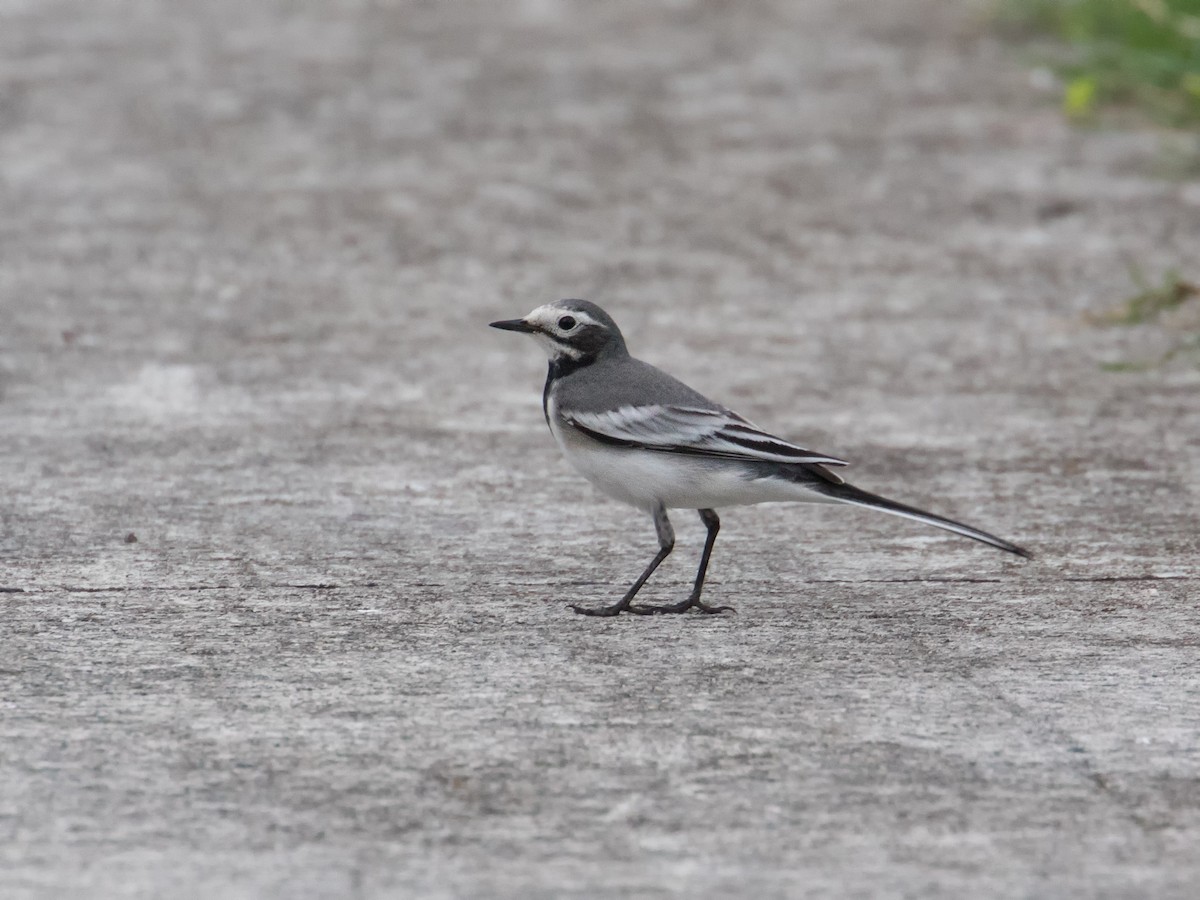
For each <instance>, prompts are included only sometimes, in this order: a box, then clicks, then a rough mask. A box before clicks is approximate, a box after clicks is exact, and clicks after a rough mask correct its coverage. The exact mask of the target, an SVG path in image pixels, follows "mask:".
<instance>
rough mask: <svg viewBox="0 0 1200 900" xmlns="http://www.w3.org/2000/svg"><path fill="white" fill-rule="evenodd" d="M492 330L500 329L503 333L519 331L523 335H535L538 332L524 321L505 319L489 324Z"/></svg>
mask: <svg viewBox="0 0 1200 900" xmlns="http://www.w3.org/2000/svg"><path fill="white" fill-rule="evenodd" d="M488 324H489V326H490V327H492V328H499V329H500V330H501V331H519V332H521V333H522V334H533V333H534V332H535V331H537V329H536V328H534V327H533V326H532V325H530V324H529V323H528V322H526V321H525V320H524V319H504V320H503V321H500V322H489V323H488Z"/></svg>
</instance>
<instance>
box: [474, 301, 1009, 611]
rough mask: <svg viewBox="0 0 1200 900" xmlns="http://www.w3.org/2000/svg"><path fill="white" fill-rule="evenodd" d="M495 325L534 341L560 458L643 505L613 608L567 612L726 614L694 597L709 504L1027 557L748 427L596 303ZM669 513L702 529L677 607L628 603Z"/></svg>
mask: <svg viewBox="0 0 1200 900" xmlns="http://www.w3.org/2000/svg"><path fill="white" fill-rule="evenodd" d="M491 325H492V327H493V328H502V329H504V330H505V331H519V332H522V333H524V334H531V335H533V336H534V337H535V338H537V339H538V340H539V341H540V342H541V343H542V344H543V345H544V346H545V347H546V349H547V351H548V352H549V356H550V371H549V373H548V374H547V376H546V387H545V389H544V390H543V391H542V411H543V412H544V414H545V416H546V424H547V425H549V426H550V431H551V433H552V434H553V435H554V439H555V440H556V441H557V442H558V446H559V448H560V449H561V450H562V452H563V455H565V456H566V458H567V461H568V462H570V463H571V465H573V466H574V467H575V468H576V469H578V470H579V472H580V473H581V474H582V475H583V477H584V478H586V479H587V480H588V481H590V482H591V483H592V484H594V485H595V486H596V487H597V488H599V489H600V490H601V491H603V492H604V493H605V494H608V495H609V496H610V497H613V498H615V499H617V500H621V501H623V502H625V503H628V504H630V505H631V506H635V507H637V508H638V509H643V510H646V511H647V512H648V513H650V515H652V516H653V517H654V527H655V530H656V531H657V532H658V546H659V551H658V555H656V556H655V557H654V559H652V560H651V561H650V565H648V566H647V567H646V571H644V572H643V573H642V574H641V575H640V576H639V577H638V580H637V581H635V582H634V583H633V586H632V587H631V588H630V589H629V590H628V591H626V592H625V596H623V597H622V598H621V599H620V600H618V601H617V602H616V603H614V604H613V605H612V606H605V607H602V608H600V609H588V608H585V607H580V606H574V605H573V606H572V607H571V608H572V609H574V610H575V612H577V613H582V614H583V615H586V616H615V615H618V614H619V613H622V612H631V613H638V614H642V615H645V614H650V613H681V612H686V611H687V610H689V609H692V608H695V609H699V610H701V611H702V612H706V613H716V612H724V611H726V610H728V611H732V607H728V606H709V605H708V604H706V603H703V602H702V601H701V600H700V593H701V591H702V590H703V589H704V574H705V572H706V571H707V569H708V559H709V556H711V555H712V549H713V544H714V543H715V542H716V539H717V530H718V529H719V528H720V527H721V521H720V519H718V518H717V513H716V507H721V506H740V505H742V504H747V503H767V502H771V501H779V500H798V501H809V502H826V503H828V502H837V503H849V504H851V505H853V506H865V507H867V508H869V509H877V510H880V511H882V512H886V513H892V514H893V515H897V516H903V517H905V518H907V519H914V520H916V521H918V522H924V523H925V524H927V525H933V526H935V527H937V528H944V529H945V530H947V531H953V532H954V533H955V534H961V535H964V536H965V537H969V538H974V539H975V540H977V541H982V542H983V543H985V544H990V545H992V546H993V547H998V548H999V549H1001V550H1006V551H1008V552H1009V553H1015V554H1017V555H1018V556H1024V557H1029V556H1030V553H1029V552H1028V551H1026V550H1023V549H1022V548H1020V547H1018V546H1017V545H1016V544H1011V543H1009V542H1008V541H1006V540H1003V539H1001V538H998V537H996V536H995V535H994V534H988V533H987V532H986V531H980V530H979V529H978V528H972V527H971V526H969V525H963V524H962V523H961V522H955V521H953V520H951V519H945V518H942V517H941V516H936V515H934V514H933V513H927V512H924V511H923V510H920V509H916V508H914V507H912V506H906V505H905V504H903V503H897V502H896V501H894V500H888V499H886V498H884V497H879V496H876V495H875V494H869V493H867V492H866V491H864V490H860V489H859V488H856V487H854V486H853V485H850V484H847V483H846V481H845V480H844V479H843V478H841V477H840V476H839V475H837V474H836V473H834V472H831V471H830V470H829V469H828V468H826V467H827V466H844V465H846V463H845V462H844V461H843V460H840V459H837V458H836V457H832V456H824V455H822V454H820V453H813V452H812V451H810V450H804V449H802V448H800V447H797V446H796V445H795V444H790V443H788V442H787V441H784V440H781V439H780V438H777V437H775V436H774V435H771V434H767V433H766V432H765V431H762V430H760V429H759V428H757V427H755V426H754V425H752V424H751V423H750V422H748V421H747V420H746V419H744V418H742V417H741V416H739V415H738V414H737V413H735V412H733V411H732V410H728V409H726V408H725V407H723V406H721V405H719V404H717V403H713V402H712V401H711V400H709V399H708V398H707V397H704V396H702V395H701V394H699V393H697V392H696V391H694V390H692V389H691V388H690V387H688V386H687V385H686V384H684V383H683V382H681V381H679V380H677V379H675V378H672V377H671V376H670V375H668V374H667V373H666V372H663V371H661V370H660V369H656V368H655V367H654V366H651V365H649V364H648V363H644V362H642V361H641V360H639V359H634V358H633V357H632V356H630V355H629V351H628V350H627V349H625V339H624V338H623V337H622V336H621V331H620V329H619V328H617V323H616V322H614V321H613V320H612V318H611V317H610V316H609V315H608V313H606V312H605V311H604V310H602V309H601V308H600V307H599V306H597V305H596V304H595V303H589V302H588V301H586V300H559V301H558V302H557V303H548V304H546V305H545V306H539V307H538V308H537V309H535V310H534V311H533V312H531V313H530V314H529V315H527V316H526V317H525V318H523V319H509V320H507V321H503V322H492V323H491ZM668 509H695V510H699V512H700V519H701V521H702V522H704V525H705V526H706V527H707V528H708V537H707V539H706V540H705V542H704V552H703V554H702V555H701V557H700V567H699V569H698V570H697V571H696V581H695V584H694V586H693V587H692V592H691V594H690V595H689V596H688V597H687V599H686V600H683V601H682V602H680V603H676V604H672V605H670V606H644V605H634V603H633V598H634V597H635V596H636V595H637V592H638V591H639V590H640V589H641V587H642V585H643V584H645V583H646V579H648V578H649V577H650V576H651V575H652V574H653V573H654V570H655V569H657V568H658V566H659V564H660V563H661V562H662V561H663V560H664V559H666V558H667V555H668V554H669V553H670V552H671V550H672V548H673V547H674V546H675V531H674V529H673V528H672V527H671V522H670V520H669V519H668V518H667V510H668Z"/></svg>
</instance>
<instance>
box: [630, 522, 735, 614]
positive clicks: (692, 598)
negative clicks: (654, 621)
mask: <svg viewBox="0 0 1200 900" xmlns="http://www.w3.org/2000/svg"><path fill="white" fill-rule="evenodd" d="M700 521H701V522H703V523H704V524H705V526H706V527H707V528H708V537H707V538H706V539H705V541H704V553H702V554H701V555H700V568H699V569H697V570H696V583H695V584H694V585H692V593H691V594H690V595H689V596H688V598H687V599H686V600H681V601H680V602H679V603H672V604H671V605H670V606H635V607H632V608H631V609H630V612H636V613H682V612H687V611H688V610H689V609H691V608H692V607H695V608H696V609H698V610H700V611H701V612H706V613H719V612H737V610H735V609H734V608H733V607H732V606H709V605H708V604H706V603H703V602H701V600H700V594H701V593H702V592H703V591H704V576H705V575H706V574H707V573H708V558H709V557H710V556H712V550H713V544H715V543H716V542H717V532H718V531H720V530H721V520H720V519H719V518H717V513H716V510H712V509H702V510H700Z"/></svg>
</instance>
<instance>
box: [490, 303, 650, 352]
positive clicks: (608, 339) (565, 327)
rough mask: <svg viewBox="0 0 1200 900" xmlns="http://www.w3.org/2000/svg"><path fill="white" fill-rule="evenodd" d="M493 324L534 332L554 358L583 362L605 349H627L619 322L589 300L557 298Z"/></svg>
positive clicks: (499, 326)
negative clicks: (522, 313) (516, 316)
mask: <svg viewBox="0 0 1200 900" xmlns="http://www.w3.org/2000/svg"><path fill="white" fill-rule="evenodd" d="M491 326H492V328H500V329H503V330H504V331H517V332H520V333H522V334H531V335H533V336H534V337H535V338H537V339H538V341H539V342H540V343H541V344H542V346H544V347H545V348H546V352H547V354H548V355H549V357H550V360H551V362H553V361H554V360H559V359H570V360H572V361H575V362H583V361H590V360H595V359H597V358H599V357H600V356H602V355H604V354H606V353H625V352H626V350H625V339H624V338H623V337H622V336H621V329H619V328H618V327H617V323H616V322H614V321H613V320H612V317H611V316H609V314H608V313H606V312H605V311H604V310H602V309H601V308H600V307H599V306H597V305H596V304H595V303H590V302H588V301H587V300H557V301H555V302H554V303H547V304H546V305H545V306H539V307H538V308H537V309H535V310H534V311H533V312H531V313H530V314H529V315H527V316H525V317H524V318H523V319H505V320H504V321H501V322H492V323H491Z"/></svg>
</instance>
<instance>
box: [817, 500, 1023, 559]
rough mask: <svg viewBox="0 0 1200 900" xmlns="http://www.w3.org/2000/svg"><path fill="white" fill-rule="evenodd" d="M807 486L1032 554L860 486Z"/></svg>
mask: <svg viewBox="0 0 1200 900" xmlns="http://www.w3.org/2000/svg"><path fill="white" fill-rule="evenodd" d="M808 486H809V487H811V488H812V489H813V490H815V491H817V492H818V493H821V494H824V495H825V496H826V497H829V498H830V499H831V500H838V501H840V502H842V503H849V504H851V505H852V506H865V507H866V508H867V509H877V510H879V511H880V512H885V513H891V514H892V515H894V516H903V517H904V518H906V519H912V520H913V521H915V522H924V523H925V524H926V525H932V526H933V527H935V528H944V529H945V530H946V531H953V532H954V533H955V534H961V535H962V536H963V537H969V538H973V539H975V540H977V541H982V542H983V543H985V544H990V545H991V546H993V547H996V548H998V549H1000V550H1006V551H1007V552H1009V553H1015V554H1017V556H1023V557H1025V558H1026V559H1033V554H1032V553H1030V552H1029V551H1028V550H1026V549H1025V548H1024V547H1018V546H1017V545H1016V544H1013V543H1011V542H1009V541H1006V540H1004V539H1003V538H998V537H996V535H994V534H988V533H987V532H986V531H980V530H979V529H978V528H972V527H971V526H970V525H964V524H963V523H962V522H955V521H954V520H953V519H947V518H944V517H942V516H935V515H934V514H933V513H929V512H925V510H923V509H917V508H916V507H915V506H907V505H905V504H903V503H897V502H896V501H895V500H889V499H887V498H886V497H880V496H879V495H878V494H872V493H869V492H867V491H864V490H862V489H861V488H856V487H855V486H854V485H852V484H844V483H843V484H833V483H832V482H820V483H817V484H810V485H808Z"/></svg>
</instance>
